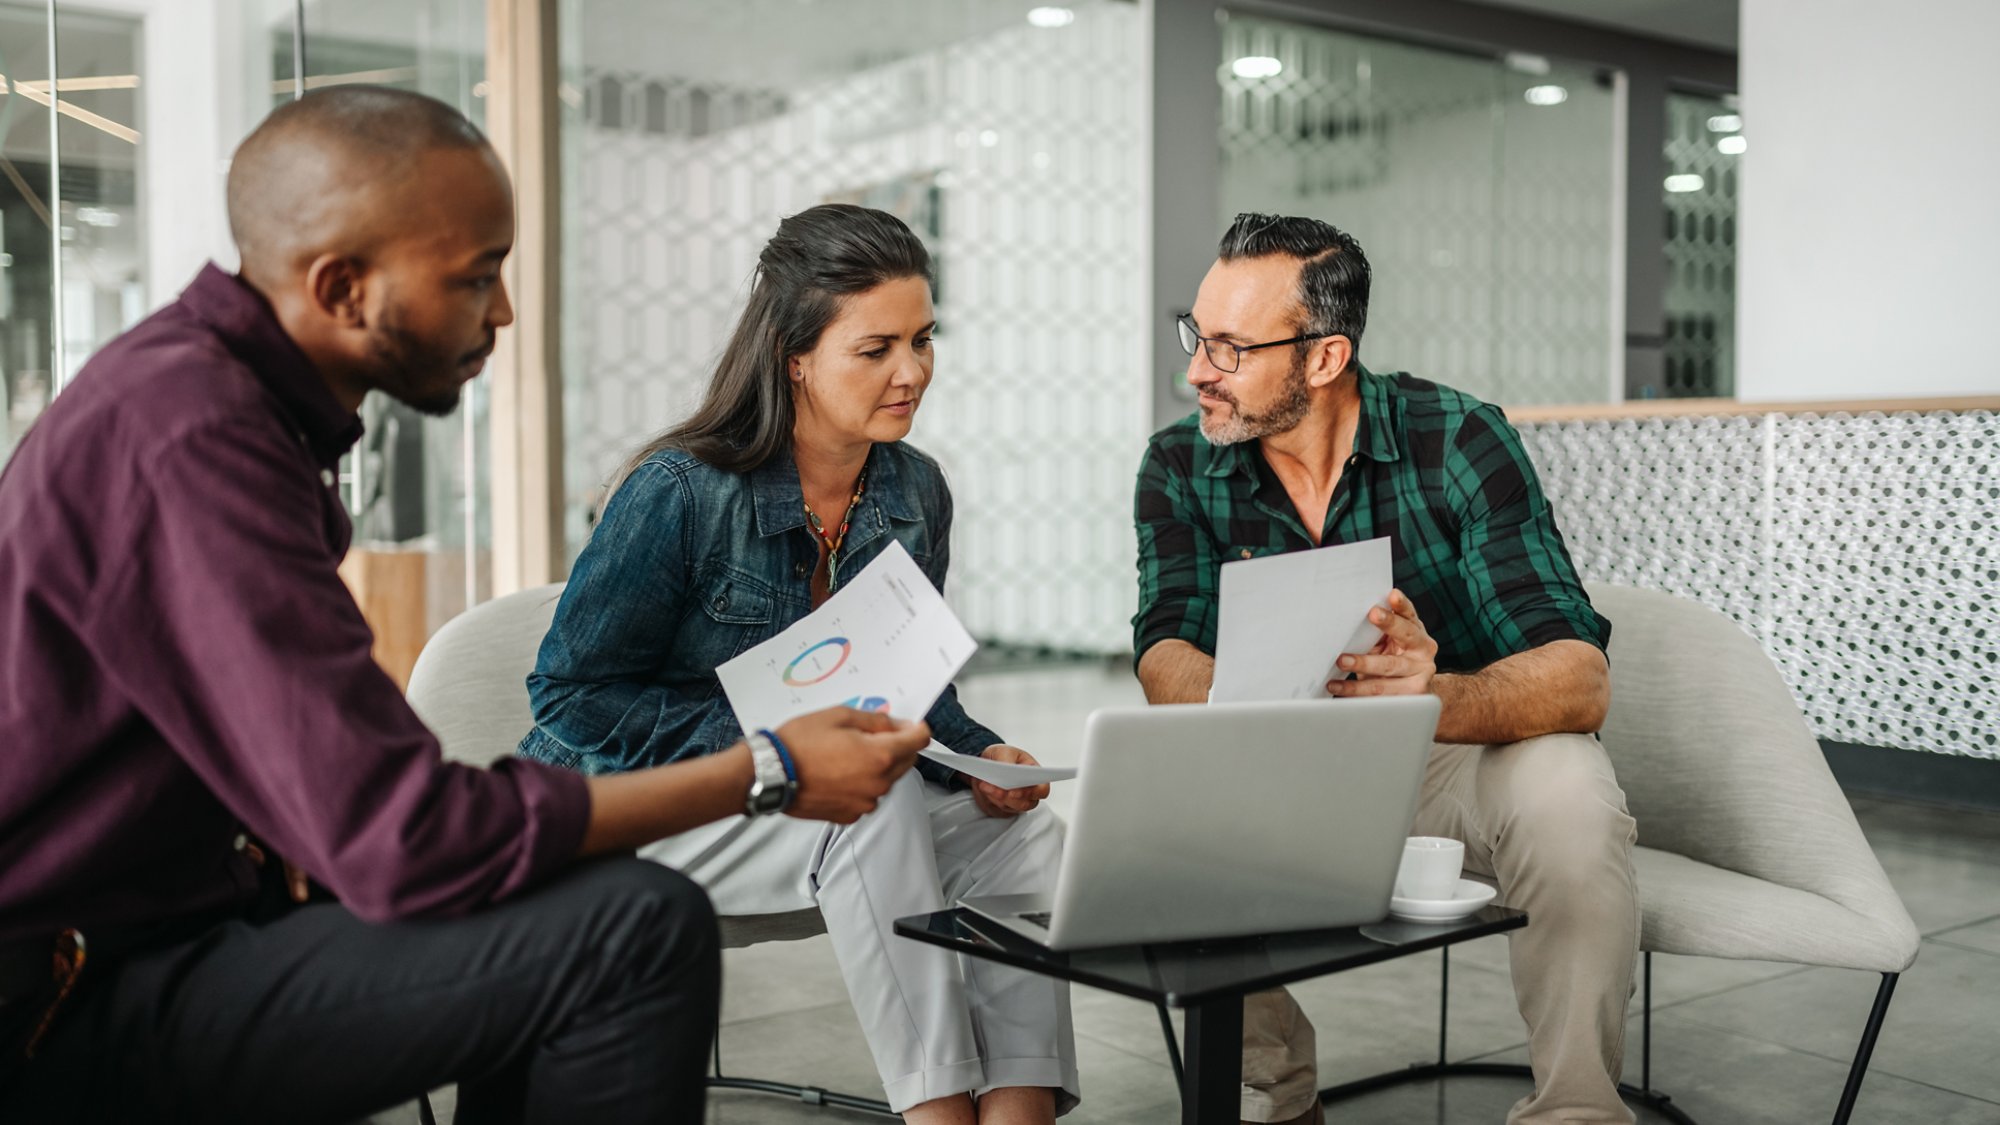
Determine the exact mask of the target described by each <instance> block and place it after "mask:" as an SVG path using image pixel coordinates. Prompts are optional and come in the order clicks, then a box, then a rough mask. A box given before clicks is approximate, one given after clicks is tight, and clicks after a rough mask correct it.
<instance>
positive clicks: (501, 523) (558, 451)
mask: <svg viewBox="0 0 2000 1125" xmlns="http://www.w3.org/2000/svg"><path fill="white" fill-rule="evenodd" d="M486 26H487V83H488V91H489V93H488V96H487V104H486V115H487V116H486V120H487V132H488V135H489V136H491V138H492V140H493V147H494V149H495V150H496V151H497V152H498V153H499V154H500V159H501V161H502V162H503V163H505V164H506V166H507V170H508V172H509V173H510V174H511V175H512V176H513V178H514V200H515V236H514V253H513V256H512V257H510V258H508V260H507V266H506V270H505V279H506V283H507V289H508V293H509V294H510V295H511V296H512V297H513V300H514V317H515V320H514V326H513V327H512V328H510V329H507V330H504V331H502V332H501V333H500V338H499V342H498V344H497V346H496V347H495V349H494V352H493V358H492V361H491V363H490V364H489V365H488V368H487V370H488V371H489V372H490V373H491V377H492V392H493V400H492V412H491V415H490V418H489V426H490V432H491V440H492V462H491V464H492V502H493V592H494V593H495V594H496V595H497V594H507V593H512V592H513V591H515V590H519V589H523V588H525V587H528V586H539V585H542V584H543V583H546V582H554V581H556V580H558V579H560V578H561V577H562V572H563V569H564V566H563V563H564V558H565V555H566V551H565V549H564V544H563V531H562V528H563V480H562V472H563V457H562V436H563V422H562V362H561V361H562V336H561V331H560V323H561V312H562V304H561V290H560V281H561V275H562V253H561V242H560V236H561V229H562V228H561V222H562V216H561V215H560V213H559V207H560V202H561V190H560V188H561V164H560V152H559V148H558V145H559V138H558V135H557V124H558V120H557V117H558V103H557V100H556V80H557V67H556V0H488V3H487V25H486Z"/></svg>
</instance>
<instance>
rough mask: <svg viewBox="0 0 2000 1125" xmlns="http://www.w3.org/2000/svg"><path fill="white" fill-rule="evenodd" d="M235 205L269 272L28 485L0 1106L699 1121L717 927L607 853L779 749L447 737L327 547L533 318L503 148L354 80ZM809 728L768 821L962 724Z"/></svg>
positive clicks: (32, 455) (117, 363) (170, 324)
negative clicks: (629, 762)
mask: <svg viewBox="0 0 2000 1125" xmlns="http://www.w3.org/2000/svg"><path fill="white" fill-rule="evenodd" d="M229 213H230V226H231V229H232V232H233V233H234V235H235V237H236V241H237V245H238V249H239V250H240V252H241V257H242V268H241V272H240V273H239V274H237V275H230V274H227V273H225V272H223V271H221V270H219V269H217V268H215V267H214V266H210V267H208V268H206V269H204V270H203V271H202V273H201V274H200V276H198V277H197V278H196V279H195V281H194V283H193V284H192V285H190V286H189V287H188V289H187V290H186V292H184V293H183V294H182V295H181V297H180V299H179V300H178V301H176V302H174V303H173V304H171V305H169V306H168V307H166V308H165V309H163V310H162V311H160V312H159V313H157V314H156V315H154V316H153V317H151V318H149V319H148V320H147V321H145V322H144V323H143V324H140V325H139V326H138V327H136V328H134V329H133V330H132V331H130V332H128V333H126V334H125V335H124V336H122V337H120V338H119V339H118V340H116V341H114V342H113V343H111V344H109V345H107V346H106V347H105V348H104V349H103V350H102V351H101V352H100V353H98V355H97V356H96V357H95V358H93V359H92V360H91V362H90V363H89V364H87V365H86V366H85V367H84V369H83V371H82V373H81V374H80V375H79V376H78V378H77V379H76V381H75V382H74V384H73V385H72V386H70V387H69V388H68V389H67V390H66V391H65V392H64V393H63V394H62V395H61V396H59V397H58V398H57V399H56V401H55V402H54V403H53V404H52V405H51V406H50V407H49V409H48V411H47V412H46V413H45V414H44V415H43V416H42V418H41V419H40V420H39V421H38V422H37V423H36V425H35V427H34V429H33V430H32V431H31V432H30V433H29V434H28V436H27V437H26V439H25V440H24V441H23V442H22V443H21V446H20V448H19V449H18V450H17V451H16V453H15V455H14V458H13V460H12V461H11V462H10V463H9V464H8V466H7V468H6V471H5V473H4V475H0V1119H4V1120H6V1121H8V1122H38V1121H61V1122H78V1121H99V1120H103V1121H149V1122H152V1121H181V1120H189V1121H196V1120H198V1121H259V1122H270V1121H286V1122H312V1121H342V1120H351V1119H354V1118H358V1117H362V1116H365V1115H367V1114H368V1113H370V1112H373V1111H375V1110H378V1109H381V1108H384V1107H386V1106H390V1105H394V1104H396V1103H398V1102H401V1101H405V1100H407V1099H409V1098H411V1097H414V1096H415V1095H417V1094H419V1093H421V1092H423V1091H426V1090H429V1089H432V1088H434V1087H436V1086H439V1085H442V1084H445V1083H448V1082H457V1083H459V1089H460V1093H459V1103H458V1106H459V1108H458V1120H459V1121H461V1122H488V1121H583V1120H588V1121H592V1122H624V1121H632V1122H639V1121H648V1122H652V1121H695V1120H699V1118H700V1114H701V1112H702V1111H701V1105H702V1097H703V1067H704V1061H705V1055H706V1052H707V1050H708V1046H709V1043H710V1037H711V1036H712V1035H713V1032H714V1026H715V1018H716V1005H717V997H718V982H719V974H720V964H719V953H718V949H717V944H718V943H717V938H716V927H715V919H714V914H713V912H712V910H711V908H710V907H709V904H708V902H707V899H706V898H705V897H704V896H703V894H702V892H701V891H700V889H699V888H697V887H696V886H695V885H694V884H693V883H691V882H690V881H688V880H687V879H685V878H683V877H682V876H680V875H679V874H677V873H675V872H673V871H670V870H667V869H664V868H661V867H659V866H657V865H655V864H651V863H645V862H642V861H639V860H636V859H632V858H629V857H618V856H615V855H614V854H612V853H617V852H620V851H624V850H628V849H630V848H633V847H635V846H637V845H639V844H642V843H646V842H649V841H652V840H656V839H659V838H662V837H665V836H669V835H672V834H674V833H676V832H680V831H684V830H686V829H689V828H692V827H695V826H697V825H701V824H705V823H708V822H710V821H713V820H718V819H720V818H722V817H724V816H728V815H734V814H737V813H741V812H743V811H744V810H745V807H746V798H747V797H748V796H749V795H751V794H752V791H753V782H755V783H756V784H757V785H759V786H764V785H765V784H766V781H767V780H768V774H767V771H766V770H765V766H766V764H767V763H766V762H765V761H764V758H763V757H757V758H756V759H755V760H753V754H752V751H751V749H750V748H749V747H747V746H744V745H742V744H739V745H737V746H736V747H734V748H733V749H732V750H730V751H729V752H727V753H724V754H720V755H715V756H712V757H706V758H702V759H699V760H697V761H693V762H687V763H682V764H677V765H672V766H667V767H663V768H660V769H657V770H651V771H644V772H640V773H633V774H625V775H620V776H616V777H591V778H585V777H582V776H579V775H575V774H570V773H565V772H562V771H558V770H555V769H551V768H548V767H544V766H541V765H538V764H535V763H531V762H526V761H520V760H512V759H510V760H505V761H502V762H501V763H499V764H498V765H496V766H494V767H493V768H492V769H491V770H483V769H475V768H470V767H466V766H462V765H456V764H450V763H446V762H444V761H442V760H441V757H440V754H439V751H438V746H437V742H436V740H435V739H434V738H433V737H432V736H431V734H430V732H429V731H427V730H425V728H424V727H423V725H422V723H420V722H419V721H418V720H417V718H416V716H415V715H414V714H413V713H412V712H411V710H410V708H409V707H408V705H407V704H406V703H405V702H404V700H403V698H402V695H401V693H400V692H399V691H398V690H397V689H396V687H395V685H394V683H393V682H391V681H390V680H389V679H388V677H387V676H386V675H384V674H383V672H382V671H381V669H380V668H378V667H377V666H376V665H375V663H374V661H373V660H372V659H371V657H370V655H369V649H370V641H371V638H370V635H369V630H368V627H367V625H366V623H365V622H364V621H363V620H362V618H361V615H360V612H359V611H358V610H357V609H356V607H355V605H354V602H353V600H352V598H351V597H350V596H349V595H348V593H347V590H346V588H345V587H344V586H343V585H342V584H341V582H340V579H339V577H338V575H337V574H336V571H335V568H336V567H337V566H338V564H339V562H340V558H341V556H342V555H343V554H344V553H345V551H346V549H347V544H348V539H349V536H350V534H351V529H350V526H349V523H348V519H347V516H346V513H345V511H344V510H343V509H342V508H341V506H340V503H339V499H338V497H337V495H336V493H335V491H334V489H333V483H332V482H333V480H334V471H335V469H336V467H337V465H338V462H339V459H340V456H341V455H342V453H344V452H345V451H346V450H347V449H348V448H349V447H351V446H352V445H353V444H354V442H355V440H356V438H357V437H359V435H360V431H361V423H360V420H359V418H358V417H357V414H356V412H357V410H358V408H359V407H360V405H361V401H362V399H363V397H364V396H365V395H366V394H367V393H368V392H369V391H371V390H375V391H381V392H384V393H386V394H388V395H390V396H392V397H394V398H396V399H399V400H401V401H403V402H405V403H408V404H409V405H411V406H413V407H415V408H417V409H419V410H422V411H425V412H428V413H432V414H446V413H449V412H450V411H451V410H452V409H453V408H454V407H456V405H457V403H458V398H459V391H460V388H461V387H462V386H463V384H464V383H465V382H466V381H467V380H469V379H471V378H473V377H474V376H475V375H477V374H478V373H479V370H480V367H481V364H482V363H483V361H484V359H485V357H486V355H487V354H488V353H489V352H490V351H491V350H492V348H493V342H494V338H495V333H496V332H497V331H498V330H500V329H501V328H503V327H505V326H506V325H507V324H509V323H510V322H511V321H512V320H513V310H512V308H511V306H510V305H509V304H508V300H507V294H506V290H505V288H504V286H503V285H502V284H501V281H500V267H501V263H502V261H503V260H504V259H505V258H506V256H507V253H508V251H509V249H510V248H511V246H512V242H513V234H514V209H513V200H512V195H511V191H510V189H509V185H508V182H507V178H506V175H505V173H504V172H503V170H502V169H501V167H500V165H499V162H498V160H497V158H496V157H495V156H494V153H493V151H492V149H491V148H490V147H489V146H488V145H487V144H486V142H485V140H484V138H483V137H481V136H480V134H479V132H478V131H477V130H476V129H475V128H474V127H473V126H472V125H471V123H469V122H468V121H466V120H465V119H464V118H463V117H462V116H460V115H459V114H458V113H457V112H456V111H454V110H452V109H451V108H449V107H448V106H445V105H443V104H442V103H439V102H436V101H433V100H431V99H428V98H424V97H421V96H419V95H415V94H408V93H401V92H397V91H392V90H384V89H379V88H369V87H340V88H333V89H329V90H324V91H320V92H318V93H314V94H310V95H308V96H306V97H305V98H304V99H302V100H300V101H297V102H294V103H292V104H290V105H288V106H286V107H284V108H282V109H279V110H277V111H276V112H274V113H273V114H272V115H271V117H270V118H269V119H267V120H266V122H265V123H264V124H263V125H261V126H260V127H259V128H258V129H257V131H256V132H255V133H253V134H252V135H251V136H250V138H249V139H247V140H246V141H245V142H244V143H243V146H242V148H241V149H239V150H238V152H237V155H236V159H235V161H234V162H233V164H232V166H231V170H230V177H229ZM776 735H777V741H776V743H775V745H776V746H778V747H781V748H782V747H789V752H790V755H791V758H792V767H793V768H792V769H791V770H790V771H789V773H790V776H791V778H792V779H793V783H792V785H791V786H790V789H789V798H788V801H787V802H786V803H783V804H782V805H773V804H772V803H770V802H768V801H759V802H757V805H758V810H759V811H766V810H769V811H782V812H786V813H789V814H790V815H794V816H802V817H807V818H811V819H819V820H829V821H835V822H842V823H846V822H851V821H853V820H854V819H855V818H857V817H859V816H861V815H862V814H863V813H866V812H867V811H868V810H870V809H871V808H873V807H874V803H875V800H876V798H878V797H880V796H881V795H882V794H883V793H885V792H886V791H887V790H888V787H889V786H890V784H892V783H893V782H894V781H895V779H896V778H897V777H898V776H900V775H901V773H902V772H903V771H905V770H907V769H908V768H909V767H910V765H911V763H912V762H913V761H914V757H915V754H916V751H917V750H918V749H920V748H922V747H923V746H924V745H925V744H926V743H927V742H928V740H929V734H928V732H927V731H926V730H924V729H923V727H922V725H921V724H908V725H906V724H899V723H891V722H890V721H889V720H887V719H885V718H882V717H880V716H870V715H863V714H861V713H859V712H853V711H845V710H836V711H829V712H823V713H820V714H817V715H812V716H807V717H806V718H803V719H800V720H797V721H795V722H793V723H790V724H787V725H786V726H785V727H782V728H780V729H779V730H778V731H777V732H776ZM769 753H770V750H769V748H768V747H763V746H762V744H761V743H760V754H762V755H764V756H768V755H769ZM766 788H768V786H767V787H766ZM591 857H599V858H591ZM580 860H587V862H579V861H580ZM308 879H310V880H311V883H312V884H314V885H316V886H317V887H318V888H321V889H322V890H320V891H319V892H318V893H316V894H313V895H311V896H308V895H307V894H306V893H305V892H306V891H307V888H308V883H307V880H308ZM308 897H310V898H311V901H304V900H305V899H306V898H308ZM52 968H53V970H54V971H53V972H52V971H51V970H52Z"/></svg>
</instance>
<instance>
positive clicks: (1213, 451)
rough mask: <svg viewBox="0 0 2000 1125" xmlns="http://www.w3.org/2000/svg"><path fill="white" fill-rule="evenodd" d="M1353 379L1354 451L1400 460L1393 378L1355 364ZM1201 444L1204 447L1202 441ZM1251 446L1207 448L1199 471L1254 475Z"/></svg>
mask: <svg viewBox="0 0 2000 1125" xmlns="http://www.w3.org/2000/svg"><path fill="white" fill-rule="evenodd" d="M1354 378H1355V380H1356V385H1357V387H1358V389H1359V390H1360V392H1361V420H1360V421H1359V422H1358V423H1357V424H1356V425H1355V428H1354V452H1356V453H1358V454H1360V455H1361V456H1363V457H1366V458H1368V459H1369V460H1371V461H1399V460H1401V459H1402V457H1403V450H1402V445H1401V443H1400V442H1398V441H1397V440H1396V434H1397V432H1398V430H1399V429H1400V428H1401V426H1402V422H1403V400H1402V397H1401V396H1399V395H1398V394H1396V386H1395V384H1396V380H1395V378H1394V377H1393V376H1390V375H1377V374H1375V373H1374V372H1373V371H1370V370H1368V369H1367V368H1366V367H1363V366H1361V365H1360V364H1359V363H1356V364H1355V365H1354ZM1203 444H1207V441H1206V439H1203ZM1251 446H1252V443H1250V442H1247V441H1240V442H1237V443H1236V444H1234V445H1225V446H1219V447H1218V446H1213V445H1210V446H1208V450H1209V455H1208V465H1207V467H1206V468H1205V469H1204V470H1203V472H1204V473H1206V474H1207V475H1208V476H1211V477H1226V476H1229V475H1231V474H1232V473H1237V472H1244V471H1252V472H1254V468H1255V465H1256V462H1257V460H1258V458H1256V457H1254V456H1252V455H1251V454H1252V452H1253V450H1252V448H1251Z"/></svg>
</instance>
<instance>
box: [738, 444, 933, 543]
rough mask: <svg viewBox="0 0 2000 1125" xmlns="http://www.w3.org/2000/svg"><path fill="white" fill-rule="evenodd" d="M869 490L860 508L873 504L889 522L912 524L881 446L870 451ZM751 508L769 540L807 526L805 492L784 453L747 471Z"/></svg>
mask: <svg viewBox="0 0 2000 1125" xmlns="http://www.w3.org/2000/svg"><path fill="white" fill-rule="evenodd" d="M862 472H864V473H866V474H867V477H868V487H867V488H866V489H865V490H863V492H862V494H861V502H862V503H863V504H867V503H871V502H872V503H874V504H876V505H877V506H879V507H880V508H881V509H882V511H883V513H884V514H886V515H887V516H889V518H891V519H898V520H913V519H915V518H916V516H915V514H914V512H913V511H912V509H911V508H910V502H909V498H908V497H906V496H904V495H903V482H902V476H901V474H900V473H899V472H898V471H897V467H896V458H895V457H894V456H892V455H890V454H888V453H885V452H883V449H882V446H881V443H879V442H878V443H876V445H875V446H874V447H873V448H871V449H869V451H868V463H867V465H866V467H865V468H863V469H862ZM750 505H751V507H752V508H753V509H755V511H756V514H757V534H759V535H764V536H770V535H778V534H781V533H783V532H787V531H790V530H792V529H793V528H795V527H804V526H805V525H806V509H805V491H804V489H803V488H802V487H801V486H800V485H799V466H798V463H797V462H796V461H793V460H792V451H791V450H789V449H787V450H785V451H784V452H782V453H780V454H778V455H777V456H776V457H773V458H771V459H770V460H769V461H766V462H764V463H763V464H762V465H759V466H758V467H757V468H755V469H752V470H750Z"/></svg>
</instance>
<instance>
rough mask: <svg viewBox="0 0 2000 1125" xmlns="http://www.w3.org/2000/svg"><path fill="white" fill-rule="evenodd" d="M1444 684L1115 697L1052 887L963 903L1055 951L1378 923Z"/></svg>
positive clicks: (1089, 749) (1102, 721)
mask: <svg viewBox="0 0 2000 1125" xmlns="http://www.w3.org/2000/svg"><path fill="white" fill-rule="evenodd" d="M1437 721H1438V700H1437V697H1436V696H1433V695H1412V696H1389V697H1376V698H1366V699H1342V700H1323V699H1322V700H1292V701H1286V702H1277V703H1210V704H1187V705H1175V706H1162V707H1131V708H1108V709H1105V710H1101V711H1097V712H1094V713H1092V714H1091V716H1090V719H1089V721H1088V722H1087V724H1086V726H1085V733H1084V747H1083V765H1082V769H1081V770H1080V772H1079V774H1078V779H1077V785H1078V786H1079V788H1078V790H1077V798H1076V811H1075V814H1074V816H1073V818H1072V823H1071V824H1070V826H1069V835H1068V839H1067V841H1066V843H1065V844H1064V848H1063V857H1062V866H1061V867H1060V868H1059V869H1058V871H1057V874H1056V886H1055V892H1054V894H1052V895H991V896H982V897H968V898H964V899H961V900H960V903H959V905H961V906H964V907H965V908H966V909H968V910H971V911H974V912H976V913H977V914H979V915H980V916H981V917H983V918H985V919H988V920H991V921H992V922H994V923H997V924H998V925H1000V926H1004V927H1006V928H1007V929H1009V930H1011V931H1013V932H1015V933H1017V934H1020V935H1021V936H1023V937H1026V938H1028V939H1029V940H1031V941H1034V942H1036V943H1038V944H1041V945H1044V946H1046V947H1048V948H1050V949H1054V950H1070V949H1089V948H1093V947H1097V946H1107V945H1129V944H1134V943H1141V942H1163V941H1187V940H1193V939H1197V938H1221V937H1239V936H1244V935H1249V934H1268V933H1280V932H1284V931H1287V930H1313V929H1329V928H1333V927H1337V926H1354V925H1360V924H1362V923H1365V922H1375V921H1379V920H1381V919H1382V918H1383V917H1384V916H1385V915H1386V914H1388V912H1389V893H1390V890H1391V889H1392V888H1393V886H1394V884H1395V881H1396V867H1397V865H1398V864H1399V863H1400V862H1401V860H1402V854H1403V841H1404V839H1405V838H1406V837H1407V836H1408V835H1409V831H1410V823H1411V821H1413V820H1414V819H1415V818H1416V812H1417V791H1418V788H1419V787H1420V786H1421V785H1422V784H1423V778H1424V766H1425V763H1426V762H1427V761H1428V759H1429V756H1430V748H1431V737H1432V735H1433V734H1435V733H1436V731H1437Z"/></svg>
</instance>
